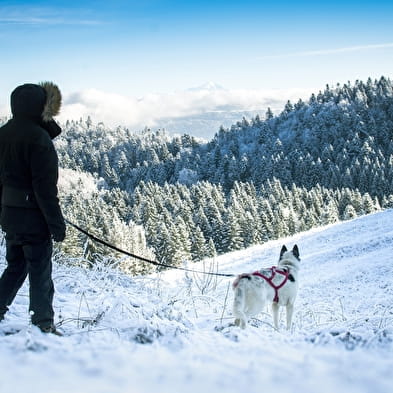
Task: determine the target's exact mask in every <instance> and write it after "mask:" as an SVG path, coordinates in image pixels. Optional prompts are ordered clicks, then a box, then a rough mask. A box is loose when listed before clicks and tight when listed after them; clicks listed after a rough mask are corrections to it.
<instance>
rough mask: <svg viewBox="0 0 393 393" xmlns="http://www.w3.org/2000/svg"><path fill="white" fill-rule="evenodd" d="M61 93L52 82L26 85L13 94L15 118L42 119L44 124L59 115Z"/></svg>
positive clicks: (19, 87) (12, 107)
mask: <svg viewBox="0 0 393 393" xmlns="http://www.w3.org/2000/svg"><path fill="white" fill-rule="evenodd" d="M60 107H61V93H60V90H59V88H58V87H57V86H56V85H55V84H54V83H52V82H41V83H40V84H38V85H36V84H32V83H26V84H24V85H21V86H18V87H17V88H16V89H15V90H14V91H13V92H12V93H11V111H12V114H13V116H24V117H33V118H40V119H41V120H43V121H44V122H48V121H51V120H53V117H54V116H56V115H58V114H59V111H60Z"/></svg>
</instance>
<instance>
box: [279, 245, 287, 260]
mask: <svg viewBox="0 0 393 393" xmlns="http://www.w3.org/2000/svg"><path fill="white" fill-rule="evenodd" d="M287 251H288V250H287V248H286V247H285V246H282V248H281V251H280V259H281V258H282V256H283V255H284V252H287Z"/></svg>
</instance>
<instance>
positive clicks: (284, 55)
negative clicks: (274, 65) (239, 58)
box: [259, 42, 393, 60]
mask: <svg viewBox="0 0 393 393" xmlns="http://www.w3.org/2000/svg"><path fill="white" fill-rule="evenodd" d="M390 48H393V42H388V43H384V44H374V45H357V46H349V47H344V48H334V49H321V50H314V51H304V52H292V53H281V54H277V55H266V56H261V57H259V60H267V59H284V58H288V57H308V56H326V55H336V54H342V53H350V52H360V51H369V50H375V49H390Z"/></svg>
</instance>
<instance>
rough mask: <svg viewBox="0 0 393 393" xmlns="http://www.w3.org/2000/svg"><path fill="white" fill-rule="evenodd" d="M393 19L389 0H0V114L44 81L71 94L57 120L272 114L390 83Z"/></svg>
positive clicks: (137, 123) (136, 123)
mask: <svg viewBox="0 0 393 393" xmlns="http://www.w3.org/2000/svg"><path fill="white" fill-rule="evenodd" d="M392 17H393V3H392V2H391V1H387V0H386V1H382V0H375V1H362V0H357V1H345V0H342V1H336V0H331V1H329V2H317V1H307V0H299V1H296V2H294V1H275V2H272V1H269V2H266V1H263V0H259V1H253V0H242V1H231V0H226V1H221V0H216V1H215V0H210V1H205V0H200V1H197V2H186V1H175V0H172V1H171V0H145V1H134V0H131V1H122V0H113V1H110V2H109V1H102V0H95V1H91V0H88V1H83V2H82V1H74V0H68V1H55V0H51V1H46V0H43V1H34V0H32V1H2V0H0V49H1V62H0V73H1V75H2V78H1V79H0V115H7V114H8V113H9V95H10V93H11V91H12V90H13V89H14V88H15V87H16V86H17V85H20V84H22V83H26V82H30V83H36V82H39V81H42V80H52V81H54V82H55V83H57V84H58V85H59V87H60V88H61V90H62V92H63V96H64V106H63V111H62V114H61V116H60V119H61V120H65V119H66V118H79V117H81V116H83V117H85V116H87V115H89V114H90V115H92V117H93V121H94V120H96V121H97V122H98V121H104V122H107V123H108V125H115V124H116V123H118V124H121V125H128V126H131V127H135V128H138V127H141V125H142V124H143V123H146V124H147V123H149V122H150V123H152V124H154V121H156V122H157V119H159V118H162V117H178V116H187V115H191V114H195V113H198V111H199V112H201V111H202V112H203V111H215V110H247V109H262V110H263V111H265V110H266V109H267V106H269V102H270V101H271V102H272V103H273V102H275V103H276V105H277V107H279V105H281V104H282V103H284V102H285V101H286V100H287V99H291V100H293V101H296V100H297V99H298V98H300V97H301V98H307V97H309V95H310V93H311V92H318V91H319V90H321V89H324V87H325V86H326V84H329V85H331V86H332V85H336V84H337V83H340V84H343V83H346V82H347V81H352V82H354V81H355V80H356V79H361V80H366V79H367V78H368V77H371V78H373V79H375V78H380V77H381V76H382V75H383V76H385V77H390V78H391V77H392V75H393V23H391V20H392ZM200 86H202V88H198V87H200ZM277 100H278V101H277ZM278 104H279V105H278Z"/></svg>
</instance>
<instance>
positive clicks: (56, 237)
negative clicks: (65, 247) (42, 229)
mask: <svg viewBox="0 0 393 393" xmlns="http://www.w3.org/2000/svg"><path fill="white" fill-rule="evenodd" d="M65 236H66V233H65V232H61V233H54V234H53V235H52V238H53V240H54V241H55V242H62V241H63V240H64V239H65Z"/></svg>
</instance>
